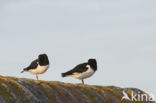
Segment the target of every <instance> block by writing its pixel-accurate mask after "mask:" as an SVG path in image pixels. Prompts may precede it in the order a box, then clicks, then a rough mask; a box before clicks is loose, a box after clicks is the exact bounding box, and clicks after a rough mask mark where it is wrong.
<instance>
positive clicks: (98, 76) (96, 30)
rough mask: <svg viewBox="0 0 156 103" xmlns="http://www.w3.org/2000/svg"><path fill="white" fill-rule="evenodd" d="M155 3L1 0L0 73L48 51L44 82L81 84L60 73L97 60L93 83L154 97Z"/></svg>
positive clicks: (13, 73)
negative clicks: (146, 93)
mask: <svg viewBox="0 0 156 103" xmlns="http://www.w3.org/2000/svg"><path fill="white" fill-rule="evenodd" d="M155 4H156V1H155V0H118V1H117V0H109V1H108V0H13V1H12V0H0V47H1V51H0V58H1V62H0V66H1V73H0V75H7V76H17V77H25V78H34V76H33V75H30V74H29V73H24V74H20V71H21V70H22V69H23V68H24V67H26V66H27V65H29V63H30V61H32V60H34V59H36V58H37V56H38V54H40V53H47V54H48V56H49V59H50V63H51V66H50V68H49V70H48V71H47V72H46V73H45V74H43V75H40V76H39V78H40V79H43V80H52V81H62V82H71V83H80V81H79V80H76V79H73V78H62V77H61V76H60V73H62V72H65V71H67V70H69V69H71V68H73V67H74V66H75V65H76V64H79V63H82V62H86V61H87V60H88V58H96V59H97V61H98V71H97V72H96V73H95V74H94V76H92V77H91V78H89V79H87V80H85V82H86V83H88V84H92V85H105V86H107V85H115V86H120V87H136V88H140V89H143V90H145V91H148V92H151V93H153V94H155V95H156V83H155V78H156V75H155V72H156V30H155V28H156V6H155Z"/></svg>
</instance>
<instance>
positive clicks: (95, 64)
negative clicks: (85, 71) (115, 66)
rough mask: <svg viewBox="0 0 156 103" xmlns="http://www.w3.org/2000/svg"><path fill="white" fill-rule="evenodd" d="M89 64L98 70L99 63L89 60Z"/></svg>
mask: <svg viewBox="0 0 156 103" xmlns="http://www.w3.org/2000/svg"><path fill="white" fill-rule="evenodd" d="M88 64H89V65H90V66H91V67H92V68H93V69H94V70H97V62H96V59H89V60H88Z"/></svg>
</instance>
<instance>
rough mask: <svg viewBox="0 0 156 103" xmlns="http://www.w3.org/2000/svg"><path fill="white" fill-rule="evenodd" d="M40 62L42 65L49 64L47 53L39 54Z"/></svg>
mask: <svg viewBox="0 0 156 103" xmlns="http://www.w3.org/2000/svg"><path fill="white" fill-rule="evenodd" d="M38 59H39V64H40V65H47V64H49V60H48V56H47V55H46V54H40V55H39V56H38Z"/></svg>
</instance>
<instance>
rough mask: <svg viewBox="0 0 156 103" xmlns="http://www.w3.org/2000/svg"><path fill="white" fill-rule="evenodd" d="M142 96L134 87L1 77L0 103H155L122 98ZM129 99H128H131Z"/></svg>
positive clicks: (141, 92)
mask: <svg viewBox="0 0 156 103" xmlns="http://www.w3.org/2000/svg"><path fill="white" fill-rule="evenodd" d="M123 91H124V92H125V93H126V94H128V96H129V97H130V96H131V93H132V91H133V92H134V94H136V93H139V94H144V92H143V91H141V90H139V89H135V88H119V87H115V86H92V85H82V84H68V83H62V82H53V81H36V80H32V79H25V78H16V77H4V76H0V103H156V102H150V101H130V100H126V99H124V100H123V101H121V99H122V97H123ZM130 98H131V97H130Z"/></svg>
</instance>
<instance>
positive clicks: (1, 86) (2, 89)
mask: <svg viewBox="0 0 156 103" xmlns="http://www.w3.org/2000/svg"><path fill="white" fill-rule="evenodd" d="M0 96H3V97H5V99H11V98H13V96H12V95H11V91H10V90H9V89H8V87H6V84H5V83H4V81H2V80H1V79H0Z"/></svg>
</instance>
